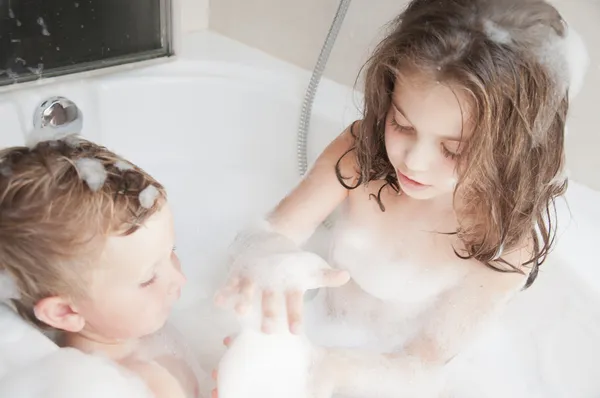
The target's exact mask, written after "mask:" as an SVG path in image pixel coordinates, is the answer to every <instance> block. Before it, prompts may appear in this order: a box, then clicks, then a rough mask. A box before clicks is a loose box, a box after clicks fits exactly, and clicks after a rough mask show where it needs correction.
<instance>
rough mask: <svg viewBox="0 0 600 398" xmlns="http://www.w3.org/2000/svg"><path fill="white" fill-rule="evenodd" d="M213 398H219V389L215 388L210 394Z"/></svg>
mask: <svg viewBox="0 0 600 398" xmlns="http://www.w3.org/2000/svg"><path fill="white" fill-rule="evenodd" d="M210 396H211V398H219V393H218V392H217V389H216V388H215V389H214V390H212V393H211V394H210Z"/></svg>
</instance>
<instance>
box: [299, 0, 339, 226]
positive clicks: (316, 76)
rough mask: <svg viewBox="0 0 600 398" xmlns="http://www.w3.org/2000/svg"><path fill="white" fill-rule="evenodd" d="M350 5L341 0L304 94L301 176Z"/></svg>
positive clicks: (301, 121) (300, 144)
mask: <svg viewBox="0 0 600 398" xmlns="http://www.w3.org/2000/svg"><path fill="white" fill-rule="evenodd" d="M349 6H350V0H340V3H339V5H338V8H337V11H336V13H335V16H334V18H333V22H332V23H331V26H330V27H329V32H327V37H326V38H325V42H324V43H323V47H321V52H320V54H319V58H318V59H317V63H316V65H315V68H314V69H313V72H312V75H311V77H310V82H309V84H308V88H307V89H306V94H305V95H304V101H303V102H302V110H301V113H300V123H299V126H298V135H297V139H296V148H297V155H298V171H299V172H300V176H304V174H306V171H307V170H308V131H309V127H310V118H311V113H312V106H313V102H314V100H315V95H316V93H317V89H318V87H319V81H320V80H321V77H322V76H323V72H324V71H325V65H327V60H328V59H329V55H330V54H331V50H332V49H333V44H334V43H335V39H336V38H337V35H338V33H339V32H340V28H341V27H342V23H343V22H344V17H345V16H346V11H348V7H349ZM323 225H324V226H325V227H326V228H330V227H331V225H332V221H331V219H330V218H328V219H327V220H325V221H324V222H323Z"/></svg>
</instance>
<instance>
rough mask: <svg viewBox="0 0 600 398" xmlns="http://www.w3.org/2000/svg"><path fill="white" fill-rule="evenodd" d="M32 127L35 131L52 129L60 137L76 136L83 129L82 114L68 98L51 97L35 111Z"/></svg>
mask: <svg viewBox="0 0 600 398" xmlns="http://www.w3.org/2000/svg"><path fill="white" fill-rule="evenodd" d="M33 127H34V128H35V129H36V130H44V129H54V130H56V132H57V133H58V134H60V135H63V134H65V133H68V134H78V133H81V128H82V127H83V114H82V113H81V110H79V108H78V107H77V105H75V103H74V102H73V101H71V100H69V99H68V98H65V97H58V96H57V97H51V98H48V99H46V100H44V101H43V102H42V103H41V104H40V105H38V107H37V108H36V109H35V112H34V115H33ZM59 131H60V133H59Z"/></svg>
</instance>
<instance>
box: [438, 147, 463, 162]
mask: <svg viewBox="0 0 600 398" xmlns="http://www.w3.org/2000/svg"><path fill="white" fill-rule="evenodd" d="M442 153H443V154H444V156H445V157H447V158H448V159H452V160H456V159H458V157H459V156H460V154H458V153H454V152H450V151H449V150H448V149H447V148H446V147H445V146H443V145H442Z"/></svg>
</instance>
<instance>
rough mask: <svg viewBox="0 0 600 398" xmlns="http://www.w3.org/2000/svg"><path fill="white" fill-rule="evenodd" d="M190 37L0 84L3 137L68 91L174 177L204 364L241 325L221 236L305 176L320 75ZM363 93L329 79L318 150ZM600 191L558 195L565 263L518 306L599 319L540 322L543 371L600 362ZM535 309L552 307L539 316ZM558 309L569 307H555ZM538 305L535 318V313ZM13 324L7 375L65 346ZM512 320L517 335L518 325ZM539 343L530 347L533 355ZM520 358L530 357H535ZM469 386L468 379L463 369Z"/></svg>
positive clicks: (125, 143)
mask: <svg viewBox="0 0 600 398" xmlns="http://www.w3.org/2000/svg"><path fill="white" fill-rule="evenodd" d="M182 45H183V48H182V52H181V53H182V54H183V55H182V56H180V57H178V58H177V59H174V60H170V61H166V62H164V63H162V64H160V65H153V66H150V67H146V68H142V69H135V70H124V71H121V72H119V73H115V74H111V75H105V76H96V77H87V78H84V79H81V80H79V79H70V81H68V82H64V81H61V80H57V81H56V82H53V83H51V84H43V85H39V86H36V85H35V84H34V85H29V86H28V87H26V88H24V89H23V90H19V91H14V92H8V93H4V94H2V96H1V97H0V118H1V120H2V123H3V131H2V132H1V134H2V135H1V136H0V139H1V140H2V142H1V145H2V146H8V145H16V144H22V142H23V138H24V136H23V134H24V133H25V132H26V131H28V130H29V129H31V116H32V114H33V109H34V107H35V105H36V104H37V103H39V102H40V101H41V100H43V99H44V98H46V97H49V96H53V95H63V96H66V97H67V98H69V99H71V100H73V101H74V102H75V103H76V104H77V105H78V106H79V107H80V108H81V109H82V111H83V114H84V128H83V135H84V136H86V137H87V138H89V139H91V140H94V141H96V142H100V143H102V144H104V145H106V146H108V147H109V148H111V149H114V150H115V151H117V152H118V153H120V154H122V155H123V156H125V157H126V158H128V159H130V160H132V161H133V162H135V163H137V164H138V165H139V166H141V167H142V168H144V169H146V170H147V171H149V172H150V173H151V174H152V175H153V176H155V177H156V178H157V179H158V180H159V181H161V182H162V183H163V184H164V185H165V186H166V188H167V191H168V195H169V200H170V202H171V204H172V207H173V210H174V213H175V224H176V233H177V247H178V251H179V254H180V257H181V260H182V263H183V269H184V271H185V273H186V274H187V276H188V285H187V287H186V288H185V289H184V292H183V295H182V298H181V300H180V302H179V303H178V305H177V307H176V308H175V310H174V313H173V316H172V323H173V324H175V325H176V326H177V327H178V328H179V329H180V331H181V332H182V333H183V334H184V336H185V337H186V339H187V340H188V341H189V342H190V347H191V349H192V351H193V352H194V354H195V356H197V357H198V358H199V359H200V362H201V364H202V365H203V367H204V368H205V369H206V370H210V369H211V368H212V367H214V366H215V364H216V362H217V360H218V358H219V355H220V354H221V353H222V351H223V348H222V347H221V344H220V341H221V339H222V338H223V337H224V336H225V335H226V334H228V333H230V332H232V331H234V330H235V328H236V325H235V322H234V321H233V320H232V319H231V318H230V316H229V315H228V314H224V313H222V312H220V311H217V310H215V309H213V308H212V307H211V306H210V305H209V302H210V299H211V297H212V295H213V293H214V289H215V286H216V285H217V284H218V283H219V282H220V281H221V280H222V279H223V276H224V261H223V252H224V249H225V247H226V245H227V244H228V242H230V241H231V239H232V238H233V235H234V233H235V231H236V230H237V229H238V228H239V227H240V226H242V225H243V224H245V223H246V222H248V221H250V220H252V219H253V218H255V217H258V216H260V215H261V214H263V213H265V212H266V211H267V210H269V209H270V208H271V207H273V206H274V205H275V204H276V203H277V201H278V200H280V199H281V198H282V197H283V196H284V195H285V194H286V193H287V192H289V190H290V189H291V188H292V187H293V186H294V185H295V184H296V183H297V182H298V181H299V176H298V171H297V167H296V144H295V142H296V141H295V140H296V130H297V125H298V119H299V115H300V107H301V101H302V98H303V95H304V90H305V88H306V85H307V83H308V80H309V77H310V75H309V72H307V71H304V70H301V69H299V68H297V67H294V66H291V65H289V64H287V63H285V62H282V61H279V60H277V59H274V58H272V57H270V56H268V55H266V54H264V53H262V52H260V51H258V50H254V49H251V48H248V47H246V46H243V45H241V44H239V43H236V42H234V41H231V40H229V39H226V38H224V37H222V36H219V35H217V34H214V33H210V32H201V33H197V34H194V35H190V36H189V37H188V38H187V39H186V41H184V42H183V43H182ZM359 101H360V98H359V96H357V95H356V93H355V92H354V91H352V90H351V89H349V88H347V87H345V86H341V85H338V84H336V83H334V82H331V81H328V80H324V81H323V82H322V84H321V86H320V88H319V92H318V95H317V98H316V101H315V105H314V110H313V117H312V122H311V128H310V135H309V160H310V161H311V162H312V161H314V159H315V157H316V156H317V154H318V153H320V152H321V150H322V149H323V148H324V147H325V145H326V144H327V143H328V142H329V141H331V140H332V139H333V137H335V136H336V135H337V134H339V133H340V132H341V131H342V130H343V129H344V128H345V127H346V126H347V125H348V124H350V123H351V122H352V121H353V120H355V119H356V118H358V117H359V111H358V109H359ZM567 203H568V206H567ZM598 203H600V193H599V192H596V191H593V190H591V189H588V188H586V187H585V186H582V185H580V184H577V183H575V182H574V183H572V184H571V187H570V189H569V191H568V194H567V198H566V201H562V200H561V201H560V203H559V205H558V216H559V219H560V221H561V224H560V226H561V230H560V240H559V244H558V246H557V248H556V250H555V252H554V253H553V254H552V256H551V259H550V260H549V263H550V264H557V266H556V267H555V269H557V270H558V271H556V272H553V273H552V275H553V276H554V277H552V278H548V279H549V280H550V282H548V283H547V284H542V283H540V284H539V285H541V286H540V287H539V288H538V287H537V286H536V289H532V291H531V292H527V295H524V296H523V299H522V300H521V301H518V300H517V303H518V305H515V306H514V307H515V308H516V310H515V311H512V312H511V314H510V317H512V318H511V319H513V322H512V323H511V325H516V324H519V323H522V324H525V323H526V324H527V325H528V326H527V329H526V332H522V333H530V334H532V335H535V330H536V328H537V327H544V328H552V326H551V325H552V324H551V323H548V321H547V320H548V319H550V318H548V317H546V315H547V314H548V313H550V312H551V311H546V312H543V311H539V308H541V307H548V306H549V305H552V306H554V308H558V307H557V306H559V307H560V308H561V309H560V311H563V312H561V314H564V317H563V319H571V318H574V319H573V321H572V322H571V325H578V324H577V322H580V321H582V316H580V315H581V314H579V313H577V314H573V313H572V311H573V310H574V309H578V310H581V311H584V312H581V311H580V312H581V313H582V314H590V315H589V319H590V320H593V321H589V322H588V321H586V322H587V323H586V324H585V327H586V329H585V330H584V333H580V334H579V335H577V330H571V329H573V327H571V328H570V329H569V328H567V327H564V328H555V330H554V334H552V335H551V336H550V334H549V333H541V332H540V334H543V335H544V336H545V340H544V342H543V343H544V344H545V345H541V347H542V348H541V350H542V351H543V352H542V354H540V355H537V354H536V355H537V356H536V357H535V358H538V357H539V358H542V357H543V358H546V359H545V361H546V362H545V363H546V364H550V365H546V367H545V368H544V369H546V368H550V370H544V372H545V373H544V372H541V373H543V374H542V375H541V376H540V377H542V378H543V377H548V376H547V375H555V376H556V375H560V374H561V373H560V372H561V370H560V369H561V368H560V367H556V366H554V365H552V364H553V363H555V362H557V361H558V362H560V361H563V360H564V358H567V357H568V356H569V355H571V356H572V353H575V355H579V354H578V352H579V351H577V350H581V349H582V347H583V346H584V343H585V346H586V347H587V350H586V352H587V353H588V354H589V355H588V356H586V358H585V361H587V362H585V363H582V364H579V365H581V366H584V367H587V369H593V366H595V364H592V363H591V362H590V361H592V359H595V358H591V357H590V356H591V353H593V354H594V355H596V353H597V354H598V355H600V332H599V331H600V317H599V316H597V311H595V310H594V311H592V310H593V308H594V307H597V304H598V303H600V297H598V295H599V293H600V275H599V274H600V271H599V267H598V266H597V264H598V260H597V256H596V254H595V253H596V248H597V247H599V246H600V245H599V243H600V235H598V232H599V231H600V209H598V205H597V204H598ZM569 207H570V208H569ZM326 234H327V233H326V231H325V230H321V231H318V233H317V236H318V237H319V236H321V237H325V238H326ZM319 243H321V247H319ZM314 244H315V246H314V247H315V250H319V249H323V248H324V247H326V241H325V239H319V238H317V239H315V240H314ZM558 276H560V277H558ZM558 287H560V288H558ZM526 298H527V299H526ZM549 299H551V300H550V301H548V300H549ZM571 299H572V300H579V301H577V303H576V304H577V305H570V304H569V300H571ZM546 303H551V304H548V305H545V304H546ZM588 310H589V311H591V312H587V311H588ZM569 311H571V312H569ZM532 313H536V314H538V315H539V314H541V316H537V317H531V316H530V314H532ZM550 315H551V317H552V319H558V318H557V316H556V314H550ZM550 315H549V316H550ZM586 316H587V315H586ZM569 317H571V318H569ZM533 318H535V319H537V321H536V322H537V323H535V322H533V321H531V319H533ZM584 318H585V317H584ZM544 319H545V320H546V323H543V322H542V321H543V320H544ZM540 322H541V323H540ZM16 323H19V322H18V321H17V320H16V319H15V318H14V317H11V315H10V314H9V313H7V312H2V311H0V384H1V380H2V377H3V375H5V374H8V372H10V371H11V369H14V368H17V367H20V366H24V365H25V364H26V363H31V362H33V361H39V360H41V358H43V357H44V355H48V353H51V352H53V351H54V350H57V347H56V346H54V345H53V344H52V343H50V342H49V340H47V339H45V338H44V337H43V336H42V335H41V334H40V333H37V332H35V331H33V330H32V329H27V328H26V327H25V326H24V325H21V324H19V326H10V325H14V324H16ZM2 325H4V326H2ZM14 327H23V328H25V329H23V330H27V332H26V333H27V334H26V336H25V337H24V338H23V339H21V340H20V341H19V342H18V344H17V343H16V342H15V341H16V340H15V336H14V333H12V334H11V333H10V330H14ZM559 329H560V330H559ZM507 330H508V329H507ZM515 330H516V329H515ZM559 331H560V332H561V333H562V334H560V333H558V332H559ZM588 332H589V333H588ZM24 333H25V332H24ZM507 333H513V335H514V336H517V335H515V333H517V332H515V331H514V330H513V329H510V330H509V332H507ZM519 333H521V332H519ZM574 333H575V334H574ZM517 334H518V333H517ZM575 335H577V336H579V337H578V344H577V345H576V347H575V348H573V347H572V346H570V345H566V346H565V347H566V348H565V349H564V350H563V351H565V352H562V351H561V352H559V351H560V347H556V344H557V342H560V341H563V340H564V339H569V338H572V337H573V336H575ZM514 336H513V337H514ZM519 336H521V337H522V335H518V336H517V337H519ZM528 336H529V335H528ZM548 336H550V337H548ZM529 337H530V336H529ZM596 337H598V339H596ZM527 338H528V337H527ZM11 339H12V340H11ZM494 341H495V342H496V343H489V342H488V343H489V344H487V345H486V344H483V343H482V344H483V345H484V346H486V347H488V348H489V347H490V346H495V347H496V349H498V348H499V347H501V345H499V344H497V342H499V341H501V340H498V339H497V340H494ZM502 341H507V340H502ZM520 341H521V342H523V341H528V340H526V338H523V339H520ZM522 344H524V343H522ZM540 344H541V343H540ZM512 347H513V348H511V347H508V348H507V349H509V350H510V349H514V346H512ZM544 347H545V348H544ZM552 347H554V348H552ZM529 348H530V347H529ZM551 350H554V351H552V352H550V351H551ZM484 351H485V350H484ZM523 351H525V350H523ZM553 352H557V353H558V354H557V355H558V356H553V355H554V354H553ZM488 354H489V355H494V354H493V353H490V352H488ZM559 354H560V355H559ZM534 356H535V355H534V354H531V353H529V354H528V356H527V358H528V359H527V360H532V359H531V358H533V357H534ZM475 357H476V356H474V357H473V358H475ZM588 357H590V358H588ZM567 359H569V362H565V363H568V364H569V366H571V371H570V373H569V377H570V378H569V379H568V380H566V381H565V383H563V384H564V385H567V387H568V388H571V387H570V386H573V385H575V386H577V385H579V386H581V385H582V383H584V384H585V383H586V380H587V378H586V377H584V378H581V377H580V376H577V375H575V374H574V373H575V372H573V371H572V370H573V369H575V368H573V366H575V365H577V364H578V361H577V358H575V359H573V358H570V357H569V358H567ZM518 360H519V361H520V363H521V364H524V362H523V361H524V359H522V358H521V359H518ZM588 362H589V363H588ZM472 363H476V362H472ZM472 363H471V365H470V366H471V367H473V366H474V365H472ZM496 365H497V364H496ZM465 366H467V367H468V366H469V364H465ZM590 366H592V368H589V367H590ZM541 373H540V374H541ZM578 374H579V375H581V372H579V373H578ZM457 380H460V378H459V377H457ZM540 383H546V385H551V386H553V388H555V389H556V388H563V387H564V386H563V387H561V386H560V383H558V384H559V387H555V385H556V383H557V382H552V383H553V384H552V383H550V384H548V383H549V382H548V381H547V380H541V381H540ZM592 384H593V385H592ZM464 385H471V383H470V382H469V381H464ZM567 387H564V388H567ZM597 387H598V386H597V385H596V384H594V383H588V384H586V385H585V388H580V389H579V390H576V391H575V390H571V391H575V394H574V395H569V397H570V398H573V397H582V398H583V397H592V396H594V395H593V394H592V395H586V394H591V393H592V392H593V393H594V394H596V395H595V396H599V395H600V388H597ZM595 388H597V389H595ZM578 394H579V395H578ZM479 396H485V395H479ZM512 396H516V395H512ZM529 396H534V395H529ZM540 396H541V395H540ZM556 396H557V397H558V396H560V397H562V396H566V395H560V394H559V395H556Z"/></svg>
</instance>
